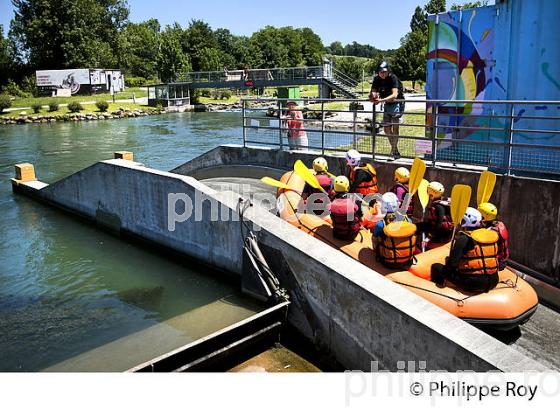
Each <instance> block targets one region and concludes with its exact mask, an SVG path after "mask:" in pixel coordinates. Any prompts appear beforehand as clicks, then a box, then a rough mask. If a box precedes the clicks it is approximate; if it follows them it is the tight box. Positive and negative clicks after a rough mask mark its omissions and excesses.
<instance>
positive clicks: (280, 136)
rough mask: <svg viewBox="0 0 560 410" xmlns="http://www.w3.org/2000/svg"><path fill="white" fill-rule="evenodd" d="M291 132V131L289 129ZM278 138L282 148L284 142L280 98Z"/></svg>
mask: <svg viewBox="0 0 560 410" xmlns="http://www.w3.org/2000/svg"><path fill="white" fill-rule="evenodd" d="M288 134H289V131H288ZM278 140H279V142H280V149H283V144H282V102H281V101H280V100H278Z"/></svg>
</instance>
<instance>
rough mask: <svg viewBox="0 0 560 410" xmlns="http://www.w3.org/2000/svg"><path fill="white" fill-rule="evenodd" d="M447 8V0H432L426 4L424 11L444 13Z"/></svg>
mask: <svg viewBox="0 0 560 410" xmlns="http://www.w3.org/2000/svg"><path fill="white" fill-rule="evenodd" d="M445 10H446V7H445V0H430V1H429V2H428V4H426V5H425V6H424V11H425V12H426V13H428V14H437V13H443V12H444V11H445Z"/></svg>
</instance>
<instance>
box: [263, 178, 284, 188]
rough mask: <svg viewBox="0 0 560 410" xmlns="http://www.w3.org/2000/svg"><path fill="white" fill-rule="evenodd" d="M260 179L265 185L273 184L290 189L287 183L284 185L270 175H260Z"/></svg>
mask: <svg viewBox="0 0 560 410" xmlns="http://www.w3.org/2000/svg"><path fill="white" fill-rule="evenodd" d="M261 181H262V182H264V183H265V184H267V185H271V186H275V187H277V188H283V189H290V187H289V186H288V185H286V184H285V183H283V182H280V181H277V180H275V179H272V178H270V177H262V178H261Z"/></svg>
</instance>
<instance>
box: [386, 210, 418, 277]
mask: <svg viewBox="0 0 560 410" xmlns="http://www.w3.org/2000/svg"><path fill="white" fill-rule="evenodd" d="M397 224H398V225H397ZM415 247H416V225H414V224H412V223H410V222H407V221H401V222H392V223H390V224H387V223H385V227H384V228H383V235H381V236H380V238H379V240H378V243H377V259H378V260H379V261H380V262H381V263H383V264H384V265H385V266H387V267H390V268H405V267H409V266H410V265H412V262H413V260H414V248H415Z"/></svg>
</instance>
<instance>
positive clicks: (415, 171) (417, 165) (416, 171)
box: [408, 158, 426, 196]
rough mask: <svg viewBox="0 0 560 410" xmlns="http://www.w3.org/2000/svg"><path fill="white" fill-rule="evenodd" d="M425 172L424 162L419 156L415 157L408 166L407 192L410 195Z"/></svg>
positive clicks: (416, 188) (413, 192)
mask: <svg viewBox="0 0 560 410" xmlns="http://www.w3.org/2000/svg"><path fill="white" fill-rule="evenodd" d="M425 173H426V164H425V163H424V161H422V160H421V159H420V158H415V159H414V162H413V163H412V168H410V178H409V180H408V192H410V195H411V196H412V195H414V194H415V193H416V191H417V190H418V187H419V186H420V182H422V178H424V174H425Z"/></svg>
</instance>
